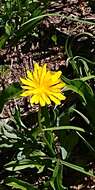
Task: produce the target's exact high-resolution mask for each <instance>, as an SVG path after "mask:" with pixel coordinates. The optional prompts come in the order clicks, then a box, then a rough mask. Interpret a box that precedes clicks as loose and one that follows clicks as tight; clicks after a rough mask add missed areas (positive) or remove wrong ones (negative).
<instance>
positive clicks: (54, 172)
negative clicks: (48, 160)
mask: <svg viewBox="0 0 95 190" xmlns="http://www.w3.org/2000/svg"><path fill="white" fill-rule="evenodd" d="M58 169H59V160H57V163H56V166H55V168H54V171H53V175H52V177H51V180H50V185H51V187H52V188H53V189H54V190H56V188H55V185H54V183H55V180H56V177H57V175H58Z"/></svg>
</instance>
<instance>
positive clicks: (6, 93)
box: [0, 83, 21, 112]
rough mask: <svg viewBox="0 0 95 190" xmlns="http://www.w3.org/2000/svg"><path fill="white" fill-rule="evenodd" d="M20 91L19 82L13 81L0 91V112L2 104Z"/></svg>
mask: <svg viewBox="0 0 95 190" xmlns="http://www.w3.org/2000/svg"><path fill="white" fill-rule="evenodd" d="M20 93H21V87H20V84H19V83H13V84H11V85H10V86H8V87H7V88H5V89H4V90H3V91H2V92H1V93H0V112H1V111H2V109H3V106H4V104H5V103H6V102H7V101H8V100H10V99H12V98H15V97H17V96H18V95H20Z"/></svg>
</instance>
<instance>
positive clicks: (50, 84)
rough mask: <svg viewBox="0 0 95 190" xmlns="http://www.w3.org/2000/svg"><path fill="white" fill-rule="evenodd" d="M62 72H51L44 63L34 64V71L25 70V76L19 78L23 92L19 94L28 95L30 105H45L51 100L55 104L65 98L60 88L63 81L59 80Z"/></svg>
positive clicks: (63, 84)
mask: <svg viewBox="0 0 95 190" xmlns="http://www.w3.org/2000/svg"><path fill="white" fill-rule="evenodd" d="M61 74H62V72H61V71H57V72H52V71H49V70H47V69H46V64H44V65H43V66H39V65H38V64H37V63H36V64H34V71H33V72H32V71H29V70H27V77H26V78H20V80H21V82H22V84H23V85H22V88H23V89H24V92H23V93H22V94H21V96H24V97H26V96H30V103H31V105H33V104H34V103H35V104H40V105H41V106H45V105H46V104H48V105H49V104H50V103H51V101H53V102H54V103H55V104H56V105H59V104H60V103H61V100H65V98H66V97H65V96H64V94H62V92H61V90H62V88H63V87H64V86H65V83H64V82H62V81H61V79H60V76H61Z"/></svg>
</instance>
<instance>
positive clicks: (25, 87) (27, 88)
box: [21, 86, 34, 90]
mask: <svg viewBox="0 0 95 190" xmlns="http://www.w3.org/2000/svg"><path fill="white" fill-rule="evenodd" d="M21 87H22V88H23V89H26V90H33V89H34V88H33V87H32V86H21Z"/></svg>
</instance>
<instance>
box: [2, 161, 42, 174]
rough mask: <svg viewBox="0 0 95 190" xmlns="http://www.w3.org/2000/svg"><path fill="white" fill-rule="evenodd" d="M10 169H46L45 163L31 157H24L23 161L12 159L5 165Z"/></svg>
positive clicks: (40, 170)
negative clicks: (30, 158)
mask: <svg viewBox="0 0 95 190" xmlns="http://www.w3.org/2000/svg"><path fill="white" fill-rule="evenodd" d="M5 168H6V170H8V171H19V170H23V169H26V168H37V169H38V173H41V172H42V171H43V169H44V165H42V164H40V163H39V161H38V162H37V161H35V160H34V161H33V160H29V159H23V160H21V161H11V162H9V163H8V164H6V165H5Z"/></svg>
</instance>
